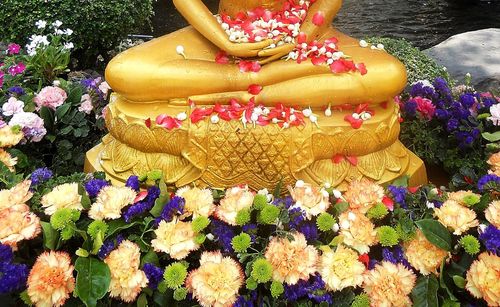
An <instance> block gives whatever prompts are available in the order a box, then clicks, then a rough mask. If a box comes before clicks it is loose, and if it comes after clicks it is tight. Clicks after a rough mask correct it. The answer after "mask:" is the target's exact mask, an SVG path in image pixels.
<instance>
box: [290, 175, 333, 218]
mask: <svg viewBox="0 0 500 307" xmlns="http://www.w3.org/2000/svg"><path fill="white" fill-rule="evenodd" d="M288 190H289V191H290V195H291V196H292V198H293V200H294V201H295V205H294V206H296V207H299V208H300V209H302V210H303V211H304V212H305V213H306V218H307V219H309V220H310V219H311V218H312V217H313V216H317V215H319V214H321V213H323V212H326V210H327V209H328V207H330V200H329V198H330V196H329V195H328V192H327V191H326V190H324V189H320V188H318V187H313V186H312V185H310V184H306V183H304V184H302V185H296V186H295V187H291V186H289V187H288Z"/></svg>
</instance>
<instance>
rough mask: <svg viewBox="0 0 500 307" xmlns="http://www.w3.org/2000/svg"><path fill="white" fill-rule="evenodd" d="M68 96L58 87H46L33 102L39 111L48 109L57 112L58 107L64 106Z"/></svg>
mask: <svg viewBox="0 0 500 307" xmlns="http://www.w3.org/2000/svg"><path fill="white" fill-rule="evenodd" d="M66 98H68V95H67V94H66V92H65V91H64V90H63V89H62V88H59V87H56V86H47V87H44V88H43V89H42V90H41V91H40V93H38V95H36V97H35V98H33V101H34V102H35V103H36V105H37V109H38V110H40V109H41V108H42V107H47V108H49V109H52V110H55V109H56V108H57V107H59V106H60V105H62V104H63V103H64V101H66Z"/></svg>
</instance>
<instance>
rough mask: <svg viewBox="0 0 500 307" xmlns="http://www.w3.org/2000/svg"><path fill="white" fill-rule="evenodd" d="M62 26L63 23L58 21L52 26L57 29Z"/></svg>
mask: <svg viewBox="0 0 500 307" xmlns="http://www.w3.org/2000/svg"><path fill="white" fill-rule="evenodd" d="M62 24H63V23H62V22H61V21H60V20H56V21H55V22H53V23H52V26H53V27H54V28H56V29H57V28H59V27H60V26H62Z"/></svg>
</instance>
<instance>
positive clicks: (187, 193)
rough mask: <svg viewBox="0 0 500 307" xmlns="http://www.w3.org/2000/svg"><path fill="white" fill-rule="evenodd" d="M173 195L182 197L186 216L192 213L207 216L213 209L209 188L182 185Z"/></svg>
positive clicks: (212, 198) (194, 215) (195, 215)
mask: <svg viewBox="0 0 500 307" xmlns="http://www.w3.org/2000/svg"><path fill="white" fill-rule="evenodd" d="M175 195H177V196H179V197H182V198H184V200H185V204H184V213H185V215H186V216H190V215H193V218H197V217H198V216H204V217H209V216H210V215H212V213H213V212H214V211H215V205H214V197H213V195H212V191H210V190H209V189H200V188H190V187H184V188H180V189H179V190H177V193H175Z"/></svg>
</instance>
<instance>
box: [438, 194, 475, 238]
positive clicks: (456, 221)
mask: <svg viewBox="0 0 500 307" xmlns="http://www.w3.org/2000/svg"><path fill="white" fill-rule="evenodd" d="M434 215H435V216H436V217H437V218H438V220H439V222H441V224H443V225H444V226H446V227H450V228H451V229H453V234H455V235H457V236H459V235H461V234H462V233H464V232H466V231H467V230H469V229H470V228H472V227H476V226H477V225H479V221H478V220H477V219H476V213H475V212H474V211H473V210H471V209H469V208H466V207H463V206H461V205H460V204H459V203H458V202H456V201H454V200H447V201H445V202H444V203H443V205H442V206H441V207H440V208H435V209H434Z"/></svg>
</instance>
